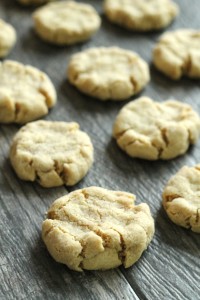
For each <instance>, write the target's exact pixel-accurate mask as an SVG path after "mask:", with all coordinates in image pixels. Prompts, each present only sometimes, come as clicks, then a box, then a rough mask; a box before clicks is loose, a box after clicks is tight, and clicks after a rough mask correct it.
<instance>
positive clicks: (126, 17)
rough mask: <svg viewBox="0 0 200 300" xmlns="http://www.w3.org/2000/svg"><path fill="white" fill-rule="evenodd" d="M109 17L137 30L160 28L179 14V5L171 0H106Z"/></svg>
mask: <svg viewBox="0 0 200 300" xmlns="http://www.w3.org/2000/svg"><path fill="white" fill-rule="evenodd" d="M104 11H105V14H106V16H107V18H108V19H109V20H110V21H111V22H113V23H116V24H118V25H121V26H123V27H125V28H128V29H131V30H136V31H150V30H158V29H161V28H164V27H166V26H168V25H169V24H170V23H171V22H172V20H173V19H174V18H175V17H176V16H177V14H178V12H179V9H178V6H177V5H176V4H175V3H174V2H172V1H171V0H148V1H146V0H105V1H104Z"/></svg>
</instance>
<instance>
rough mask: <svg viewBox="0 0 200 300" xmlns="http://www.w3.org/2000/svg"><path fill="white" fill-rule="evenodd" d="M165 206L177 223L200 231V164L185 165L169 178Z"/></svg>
mask: <svg viewBox="0 0 200 300" xmlns="http://www.w3.org/2000/svg"><path fill="white" fill-rule="evenodd" d="M163 206H164V208H165V210H166V212H167V214H168V216H169V218H170V219H171V220H172V221H173V222H174V223H175V224H177V225H180V226H182V227H185V228H190V229H191V230H192V231H194V232H198V233H200V165H197V166H195V167H187V166H184V167H183V168H182V169H180V170H179V171H178V173H176V175H174V176H173V177H172V178H171V179H170V180H169V182H168V183H167V185H166V187H165V188H164V191H163Z"/></svg>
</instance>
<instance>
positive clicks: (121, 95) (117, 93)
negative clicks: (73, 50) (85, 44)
mask: <svg viewBox="0 0 200 300" xmlns="http://www.w3.org/2000/svg"><path fill="white" fill-rule="evenodd" d="M67 74H68V79H69V81H70V83H71V84H73V85H75V86H76V87H77V88H78V89H79V90H80V91H81V92H83V93H85V94H88V95H90V96H93V97H96V98H98V99H100V100H125V99H127V98H129V97H130V96H132V95H134V94H137V93H139V92H140V91H141V90H142V89H143V88H144V86H145V85H146V84H147V83H148V82H149V80H150V75H149V67H148V65H147V63H146V62H145V61H144V60H143V59H142V58H140V56H139V55H137V54H136V53H135V52H132V51H128V50H124V49H121V48H118V47H110V48H104V47H100V48H91V49H87V50H85V51H83V52H80V53H77V54H75V55H73V56H72V58H71V60H70V62H69V66H68V70H67Z"/></svg>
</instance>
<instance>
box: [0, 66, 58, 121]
mask: <svg viewBox="0 0 200 300" xmlns="http://www.w3.org/2000/svg"><path fill="white" fill-rule="evenodd" d="M55 103H56V91H55V89H54V86H53V84H52V82H51V81H50V79H49V77H48V76H47V75H46V74H45V73H43V72H41V71H40V70H38V69H36V68H34V67H31V66H28V65H27V66H26V65H23V64H21V63H18V62H16V61H4V62H2V63H1V62H0V123H13V122H15V123H19V124H23V123H26V122H29V121H32V120H35V119H37V118H40V117H42V116H44V115H46V114H47V113H48V109H49V108H50V107H52V106H54V105H55Z"/></svg>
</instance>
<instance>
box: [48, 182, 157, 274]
mask: <svg viewBox="0 0 200 300" xmlns="http://www.w3.org/2000/svg"><path fill="white" fill-rule="evenodd" d="M134 202H135V196H134V195H133V194H129V193H126V192H120V191H110V190H106V189H103V188H100V187H88V188H84V189H81V190H76V191H74V192H72V193H70V194H68V195H66V196H64V197H62V198H60V199H58V200H56V201H55V202H54V203H53V205H52V206H51V207H50V209H49V211H48V213H47V219H46V220H45V221H44V222H43V225H42V237H43V240H44V243H45V244H46V246H47V249H48V251H49V252H50V254H51V255H52V257H53V258H54V259H55V260H56V261H57V262H60V263H63V264H66V265H67V266H68V267H69V268H70V269H72V270H75V271H82V270H83V269H86V270H99V269H100V270H106V269H111V268H115V267H118V266H120V265H124V267H125V268H128V267H130V266H131V265H132V264H134V263H135V262H136V261H137V260H138V259H139V258H140V256H141V255H142V253H143V251H144V250H145V249H146V248H147V246H148V244H149V243H150V241H151V239H152V237H153V234H154V221H153V218H152V217H151V213H150V210H149V207H148V205H147V204H144V203H142V204H140V205H137V206H136V205H135V204H134Z"/></svg>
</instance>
